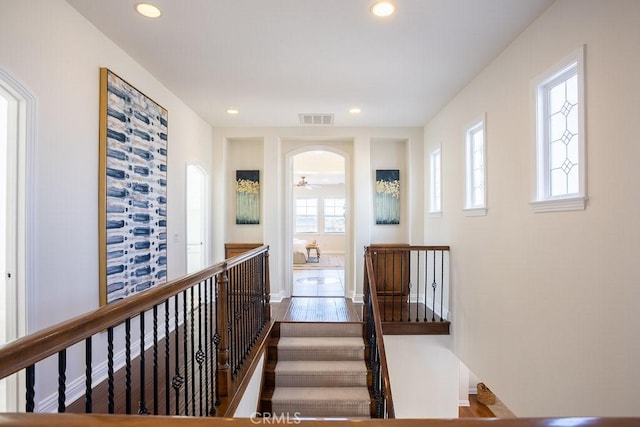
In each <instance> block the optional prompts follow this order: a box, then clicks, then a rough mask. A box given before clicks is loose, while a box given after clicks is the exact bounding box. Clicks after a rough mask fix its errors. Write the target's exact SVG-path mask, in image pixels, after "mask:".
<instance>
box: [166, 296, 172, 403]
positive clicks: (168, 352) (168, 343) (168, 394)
mask: <svg viewBox="0 0 640 427" xmlns="http://www.w3.org/2000/svg"><path fill="white" fill-rule="evenodd" d="M170 357H171V335H169V299H166V300H165V301H164V412H165V415H170V414H171V399H170V397H171V392H170V391H169V389H170V387H169V385H170V384H171V383H170V382H169V378H170V376H171V373H170V372H169V371H170V369H171V366H170V364H171V362H170Z"/></svg>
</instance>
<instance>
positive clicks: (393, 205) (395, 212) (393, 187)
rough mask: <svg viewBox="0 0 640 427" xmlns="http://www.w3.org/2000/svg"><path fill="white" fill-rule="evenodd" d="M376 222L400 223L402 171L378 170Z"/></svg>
mask: <svg viewBox="0 0 640 427" xmlns="http://www.w3.org/2000/svg"><path fill="white" fill-rule="evenodd" d="M375 191H376V194H375V204H376V206H375V207H376V211H375V214H376V224H400V171H399V170H398V169H387V170H384V169H380V170H376V184H375Z"/></svg>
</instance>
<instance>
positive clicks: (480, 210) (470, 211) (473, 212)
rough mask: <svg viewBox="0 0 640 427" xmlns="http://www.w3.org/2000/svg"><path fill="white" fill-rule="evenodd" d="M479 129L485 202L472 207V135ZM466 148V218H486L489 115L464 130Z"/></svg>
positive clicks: (472, 122)
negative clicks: (480, 128)
mask: <svg viewBox="0 0 640 427" xmlns="http://www.w3.org/2000/svg"><path fill="white" fill-rule="evenodd" d="M478 127H482V140H483V142H482V160H483V162H484V164H483V168H484V173H483V176H482V179H483V187H484V192H483V200H482V203H481V204H478V205H473V206H472V205H471V197H472V196H471V192H472V191H473V189H472V188H471V187H472V184H471V175H472V171H471V160H472V158H471V140H470V138H469V137H470V136H471V133H472V132H473V131H474V130H476V129H477V128H478ZM464 146H465V168H464V171H465V179H464V182H465V189H464V206H465V207H464V209H463V210H462V211H463V213H464V215H465V216H484V215H486V214H487V115H486V113H483V114H482V115H480V116H479V117H477V118H475V119H474V120H472V121H471V122H470V123H469V124H468V125H467V126H466V127H465V130H464Z"/></svg>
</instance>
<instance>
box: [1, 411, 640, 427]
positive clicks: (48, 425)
mask: <svg viewBox="0 0 640 427" xmlns="http://www.w3.org/2000/svg"><path fill="white" fill-rule="evenodd" d="M290 421H291V422H290V423H291V424H293V423H294V421H295V424H297V425H299V426H301V427H327V426H331V425H334V426H340V427H344V426H353V427H489V426H492V427H552V426H562V425H565V426H568V425H570V426H573V427H587V426H588V427H638V426H640V418H593V417H590V418H503V419H499V418H492V419H487V418H459V419H421V420H411V419H394V420H381V419H372V420H352V421H326V420H297V419H291V420H290ZM283 423H284V422H283ZM218 424H220V426H218ZM256 424H264V425H267V424H269V422H268V421H267V422H264V420H262V419H253V418H207V417H201V418H198V417H195V418H193V417H165V416H135V415H133V416H132V415H98V414H87V415H84V414H82V415H81V414H3V415H2V416H0V427H18V426H25V425H29V426H32V427H85V426H116V425H117V426H135V427H174V426H181V427H191V426H209V427H221V426H226V427H254V426H255V425H256ZM271 424H274V425H275V424H276V422H275V421H274V420H271Z"/></svg>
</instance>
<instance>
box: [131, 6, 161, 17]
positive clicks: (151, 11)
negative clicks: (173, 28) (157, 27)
mask: <svg viewBox="0 0 640 427" xmlns="http://www.w3.org/2000/svg"><path fill="white" fill-rule="evenodd" d="M136 11H137V12H138V13H139V14H140V15H142V16H146V17H147V18H159V17H160V15H162V12H160V9H158V8H157V7H156V6H154V5H152V4H150V3H137V4H136Z"/></svg>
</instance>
